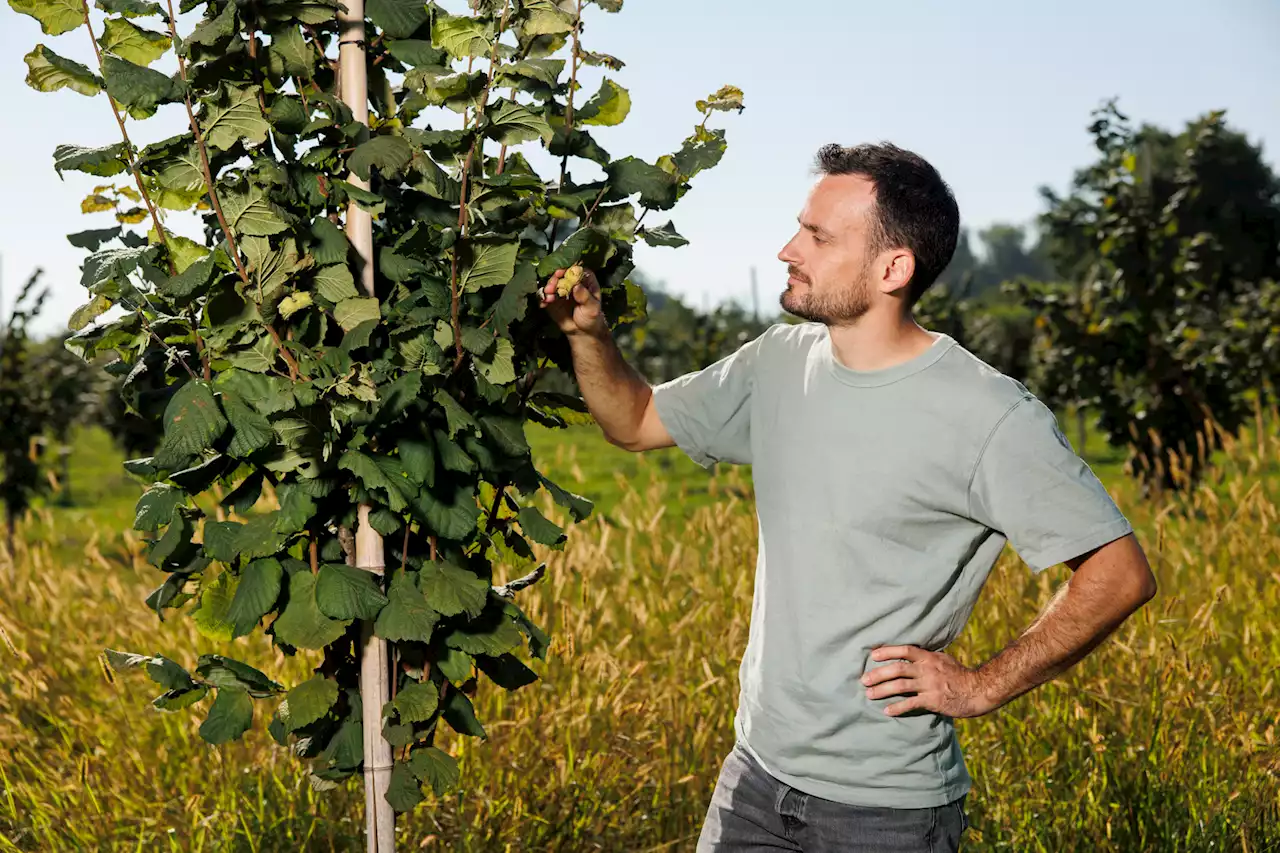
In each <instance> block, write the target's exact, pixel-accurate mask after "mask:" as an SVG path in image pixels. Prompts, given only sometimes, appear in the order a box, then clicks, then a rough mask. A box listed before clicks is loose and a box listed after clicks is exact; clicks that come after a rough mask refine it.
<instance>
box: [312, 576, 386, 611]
mask: <svg viewBox="0 0 1280 853" xmlns="http://www.w3.org/2000/svg"><path fill="white" fill-rule="evenodd" d="M386 603H387V597H386V596H385V595H383V594H382V591H381V590H380V589H378V586H377V582H376V580H375V579H374V576H373V573H372V572H368V571H365V570H364V569H357V568H353V567H351V566H346V565H342V564H340V563H325V564H324V565H322V566H321V567H320V574H319V576H318V580H317V581H316V604H317V605H318V606H319V607H320V612H322V613H324V614H325V615H326V616H332V617H333V618H335V619H374V618H376V617H377V615H378V612H379V611H380V610H382V608H383V607H384V606H385V605H386Z"/></svg>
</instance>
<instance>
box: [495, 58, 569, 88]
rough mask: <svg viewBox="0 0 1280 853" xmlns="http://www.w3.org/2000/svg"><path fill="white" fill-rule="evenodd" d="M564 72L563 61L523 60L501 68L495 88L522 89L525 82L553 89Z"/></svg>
mask: <svg viewBox="0 0 1280 853" xmlns="http://www.w3.org/2000/svg"><path fill="white" fill-rule="evenodd" d="M563 72H564V60H563V59H522V60H520V61H519V62H512V63H509V64H507V65H502V66H499V68H498V77H497V81H496V83H495V87H497V88H505V87H507V86H516V87H520V86H521V83H522V81H525V80H530V81H533V82H534V83H537V84H540V86H545V87H553V86H555V85H556V81H557V80H558V79H559V78H560V75H561V74H562V73H563Z"/></svg>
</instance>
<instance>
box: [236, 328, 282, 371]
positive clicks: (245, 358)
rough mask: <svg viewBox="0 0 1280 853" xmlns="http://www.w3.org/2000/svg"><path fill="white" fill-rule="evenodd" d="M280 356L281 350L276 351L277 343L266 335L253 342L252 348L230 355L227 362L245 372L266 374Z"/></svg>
mask: <svg viewBox="0 0 1280 853" xmlns="http://www.w3.org/2000/svg"><path fill="white" fill-rule="evenodd" d="M278 355H279V350H277V349H276V345H275V342H274V341H272V340H271V338H269V337H267V336H266V335H262V336H261V337H259V338H258V339H257V340H256V341H254V342H253V345H252V346H250V347H248V348H246V349H243V350H240V351H238V352H233V353H230V354H229V355H228V357H227V360H228V361H230V362H231V364H232V365H233V366H235V367H238V368H240V369H241V370H243V371H250V372H252V373H266V372H267V371H268V370H270V369H271V368H272V366H273V365H274V364H275V363H276V357H277V356H278Z"/></svg>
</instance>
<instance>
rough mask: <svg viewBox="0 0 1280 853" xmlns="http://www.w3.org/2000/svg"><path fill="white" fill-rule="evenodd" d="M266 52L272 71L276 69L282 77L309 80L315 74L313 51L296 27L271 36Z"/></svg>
mask: <svg viewBox="0 0 1280 853" xmlns="http://www.w3.org/2000/svg"><path fill="white" fill-rule="evenodd" d="M267 51H268V56H269V58H270V61H271V66H272V69H273V70H275V69H278V70H279V72H280V73H281V75H282V76H286V77H297V78H299V79H301V80H310V79H311V75H312V74H314V73H315V69H316V54H315V51H314V50H313V49H312V48H311V45H309V44H307V40H306V38H305V37H304V36H303V35H302V30H300V29H298V28H297V27H287V28H285V29H284V30H283V31H282V32H277V33H274V34H272V36H271V46H270V47H269V48H268V49H267ZM277 100H279V99H277Z"/></svg>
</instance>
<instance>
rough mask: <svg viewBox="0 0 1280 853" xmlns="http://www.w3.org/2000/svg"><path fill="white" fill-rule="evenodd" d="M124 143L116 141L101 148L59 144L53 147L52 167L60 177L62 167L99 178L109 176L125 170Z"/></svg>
mask: <svg viewBox="0 0 1280 853" xmlns="http://www.w3.org/2000/svg"><path fill="white" fill-rule="evenodd" d="M125 168H127V167H126V165H125V162H124V143H123V142H117V143H116V144H114V145H107V146H105V147H103V148H81V147H80V146H79V145H59V146H58V147H57V148H55V149H53V169H54V171H56V172H57V173H58V177H60V178H61V177H62V170H63V169H73V170H75V171H77V172H86V173H88V174H90V175H97V176H98V177H100V178H109V177H111V176H112V175H118V174H120V173H121V172H123V171H124V170H125Z"/></svg>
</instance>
